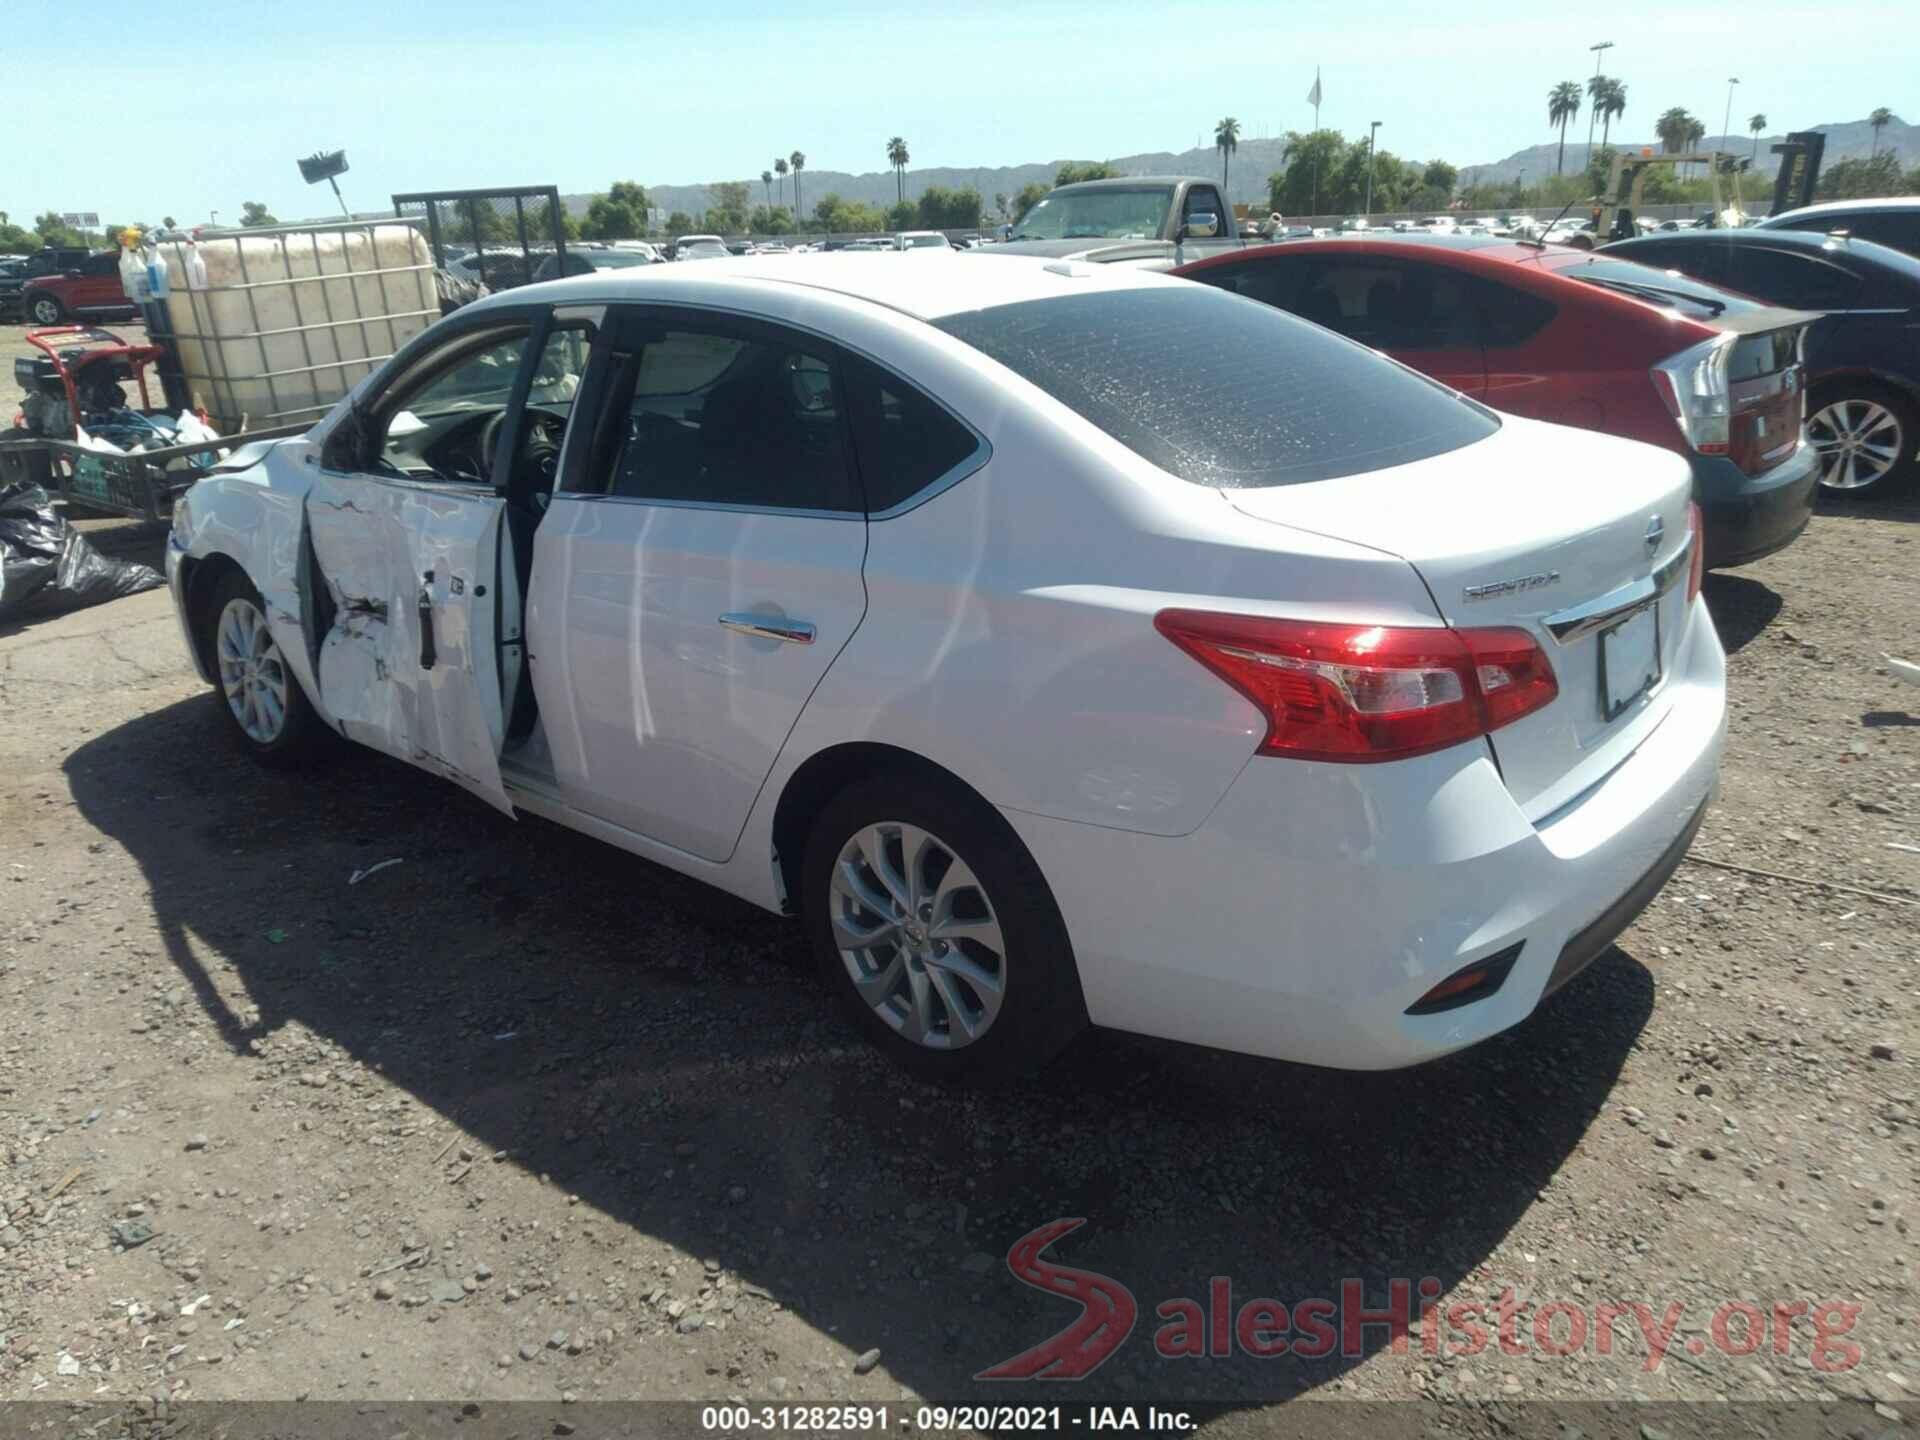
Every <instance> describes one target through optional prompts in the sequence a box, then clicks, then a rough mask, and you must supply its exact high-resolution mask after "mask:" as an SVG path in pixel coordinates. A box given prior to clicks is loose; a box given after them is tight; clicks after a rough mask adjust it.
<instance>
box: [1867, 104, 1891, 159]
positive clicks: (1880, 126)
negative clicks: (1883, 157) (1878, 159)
mask: <svg viewBox="0 0 1920 1440" xmlns="http://www.w3.org/2000/svg"><path fill="white" fill-rule="evenodd" d="M1892 119H1893V111H1891V110H1889V109H1888V108H1887V107H1886V106H1884V105H1882V106H1881V107H1880V108H1879V109H1878V110H1876V111H1874V112H1873V113H1872V114H1871V115H1869V116H1867V124H1869V125H1871V126H1872V127H1873V153H1874V154H1876V155H1878V154H1879V153H1880V132H1881V131H1882V130H1884V129H1886V128H1887V122H1888V121H1890V120H1892Z"/></svg>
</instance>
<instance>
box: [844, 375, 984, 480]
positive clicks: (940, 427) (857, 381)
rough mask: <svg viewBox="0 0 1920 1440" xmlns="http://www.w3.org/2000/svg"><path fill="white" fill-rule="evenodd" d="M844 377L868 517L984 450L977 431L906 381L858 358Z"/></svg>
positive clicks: (958, 466)
mask: <svg viewBox="0 0 1920 1440" xmlns="http://www.w3.org/2000/svg"><path fill="white" fill-rule="evenodd" d="M845 373H846V376H847V391H848V396H849V399H850V402H851V405H852V411H853V428H854V434H853V443H854V449H855V453H856V454H857V455H858V457H859V461H860V484H861V488H862V490H863V491H864V492H865V494H866V500H867V511H868V513H869V514H873V515H880V514H884V513H886V512H887V511H890V510H894V509H896V508H898V507H899V506H901V505H903V504H905V503H907V502H908V501H910V500H912V499H913V498H914V497H915V496H917V495H920V494H921V493H922V492H924V491H926V490H928V489H930V488H931V487H932V486H934V485H937V484H939V483H940V482H942V481H943V480H946V479H947V478H948V477H949V476H951V475H953V474H954V473H955V472H956V471H957V470H959V469H960V467H961V466H963V465H965V464H966V463H967V462H968V461H970V460H972V459H973V458H974V456H976V455H977V454H979V453H980V452H981V450H982V445H981V441H980V439H979V437H978V436H976V435H975V434H974V433H973V431H971V430H969V429H968V428H967V427H966V426H965V425H962V424H961V423H960V422H959V421H958V420H956V419H954V418H953V416H952V415H950V414H948V413H947V412H946V410H944V409H942V408H941V407H940V406H939V405H936V404H935V403H934V402H933V401H932V400H930V399H928V398H927V397H926V396H925V395H923V394H921V392H920V391H918V390H916V389H915V388H914V387H913V386H911V385H909V384H907V383H906V382H905V381H904V380H900V379H898V378H896V377H894V376H892V375H889V374H888V373H887V372H886V371H884V370H882V369H881V368H880V367H879V366H877V365H875V364H873V363H871V362H870V361H866V360H861V359H858V358H857V357H848V359H847V361H846V363H845Z"/></svg>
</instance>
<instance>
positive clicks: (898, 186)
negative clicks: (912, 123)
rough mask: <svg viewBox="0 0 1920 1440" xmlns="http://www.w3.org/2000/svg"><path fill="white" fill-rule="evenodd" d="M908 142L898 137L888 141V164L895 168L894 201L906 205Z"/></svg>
mask: <svg viewBox="0 0 1920 1440" xmlns="http://www.w3.org/2000/svg"><path fill="white" fill-rule="evenodd" d="M909 158H911V157H910V156H909V155H908V154H907V142H906V141H905V140H902V139H901V138H900V137H899V136H898V135H896V136H894V137H893V138H892V139H891V140H889V141H887V163H888V164H889V165H891V166H892V167H893V192H894V199H895V200H896V201H897V202H898V203H900V204H902V205H904V204H906V202H907V161H908V159H909Z"/></svg>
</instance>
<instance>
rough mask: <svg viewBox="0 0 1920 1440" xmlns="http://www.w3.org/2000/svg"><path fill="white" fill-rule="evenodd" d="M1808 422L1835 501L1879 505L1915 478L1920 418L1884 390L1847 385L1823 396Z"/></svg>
mask: <svg viewBox="0 0 1920 1440" xmlns="http://www.w3.org/2000/svg"><path fill="white" fill-rule="evenodd" d="M1810 410H1811V413H1810V414H1809V415H1808V416H1807V439H1808V440H1810V441H1811V442H1812V443H1813V448H1814V449H1815V450H1816V451H1817V452H1818V453H1819V456H1820V488H1821V489H1822V490H1824V491H1826V492H1827V493H1828V494H1830V495H1846V496H1851V497H1853V498H1856V499H1860V500H1867V499H1879V498H1880V497H1882V496H1884V495H1888V494H1891V493H1892V492H1893V491H1895V490H1897V489H1899V488H1900V487H1901V486H1902V485H1904V484H1906V483H1907V482H1908V481H1910V480H1911V479H1912V478H1913V475H1914V470H1915V461H1914V447H1915V445H1916V444H1917V443H1920V416H1916V413H1915V410H1914V406H1913V404H1912V402H1911V401H1909V400H1907V399H1906V398H1905V397H1904V396H1901V395H1897V394H1895V393H1894V392H1893V391H1891V390H1888V389H1886V388H1885V387H1884V386H1880V385H1872V384H1867V383H1865V382H1842V383H1841V384H1839V385H1836V386H1833V387H1830V388H1828V389H1825V390H1822V391H1821V393H1820V395H1819V397H1818V398H1817V399H1815V400H1814V401H1813V403H1812V405H1811V407H1810Z"/></svg>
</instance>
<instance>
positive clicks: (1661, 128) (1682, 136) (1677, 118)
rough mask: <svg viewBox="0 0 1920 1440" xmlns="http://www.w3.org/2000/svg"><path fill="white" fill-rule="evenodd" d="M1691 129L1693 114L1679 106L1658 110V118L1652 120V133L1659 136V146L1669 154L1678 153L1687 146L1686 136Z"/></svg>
mask: <svg viewBox="0 0 1920 1440" xmlns="http://www.w3.org/2000/svg"><path fill="white" fill-rule="evenodd" d="M1692 129H1693V116H1692V115H1690V114H1688V113H1687V111H1686V110H1685V109H1684V108H1682V107H1681V106H1678V105H1675V106H1674V107H1673V108H1672V109H1670V110H1663V111H1661V112H1660V118H1659V119H1658V120H1656V121H1654V122H1653V133H1654V134H1656V135H1658V136H1659V137H1660V148H1661V149H1662V150H1664V151H1666V152H1667V154H1669V155H1678V154H1679V153H1680V152H1681V151H1682V150H1684V149H1686V147H1687V136H1688V135H1689V134H1690V133H1691V132H1692Z"/></svg>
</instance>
